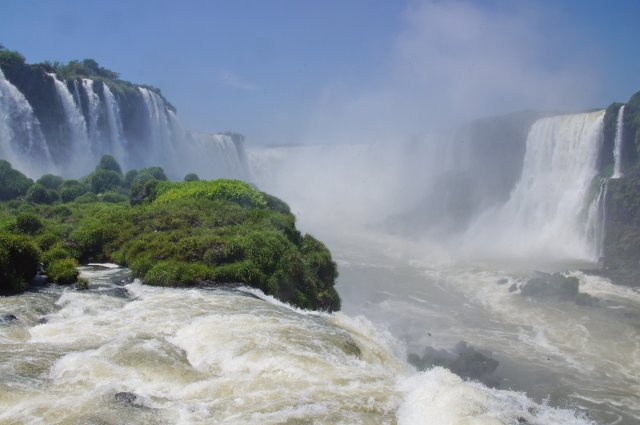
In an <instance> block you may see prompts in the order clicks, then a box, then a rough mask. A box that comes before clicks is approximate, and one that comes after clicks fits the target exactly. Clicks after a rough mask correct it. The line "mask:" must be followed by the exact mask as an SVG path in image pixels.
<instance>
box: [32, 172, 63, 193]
mask: <svg viewBox="0 0 640 425" xmlns="http://www.w3.org/2000/svg"><path fill="white" fill-rule="evenodd" d="M36 183H38V184H41V185H43V186H44V187H46V188H47V189H50V190H55V191H57V190H58V189H60V187H62V184H63V183H64V179H63V178H62V177H60V176H54V175H53V174H45V175H43V176H42V177H40V178H39V179H38V180H37V181H36Z"/></svg>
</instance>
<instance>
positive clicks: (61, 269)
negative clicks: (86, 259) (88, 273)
mask: <svg viewBox="0 0 640 425" xmlns="http://www.w3.org/2000/svg"><path fill="white" fill-rule="evenodd" d="M46 272H47V276H49V279H51V280H52V281H53V282H55V283H57V284H60V285H69V284H71V283H74V282H76V281H77V280H78V275H79V273H78V262H77V261H76V260H75V259H74V258H62V259H57V260H53V261H51V263H50V264H49V266H48V267H47V268H46Z"/></svg>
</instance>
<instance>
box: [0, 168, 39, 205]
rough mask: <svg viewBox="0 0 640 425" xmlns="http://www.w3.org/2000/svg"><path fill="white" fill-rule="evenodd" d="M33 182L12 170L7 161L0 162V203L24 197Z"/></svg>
mask: <svg viewBox="0 0 640 425" xmlns="http://www.w3.org/2000/svg"><path fill="white" fill-rule="evenodd" d="M31 185H33V180H31V179H30V178H28V177H27V176H25V175H24V174H22V173H21V172H20V171H17V170H14V169H13V168H12V167H11V164H10V163H9V162H8V161H5V160H3V159H2V160H0V201H6V200H9V199H16V198H18V197H20V196H24V195H26V193H27V190H29V187H31Z"/></svg>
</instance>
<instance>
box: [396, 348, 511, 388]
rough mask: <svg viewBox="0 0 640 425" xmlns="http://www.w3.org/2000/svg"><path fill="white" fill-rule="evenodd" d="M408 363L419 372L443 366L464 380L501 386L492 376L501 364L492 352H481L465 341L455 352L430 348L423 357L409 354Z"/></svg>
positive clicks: (497, 379)
mask: <svg viewBox="0 0 640 425" xmlns="http://www.w3.org/2000/svg"><path fill="white" fill-rule="evenodd" d="M408 361H409V363H411V364H413V365H414V366H415V367H417V368H418V369H419V370H426V369H430V368H432V367H434V366H442V367H445V368H447V369H449V370H450V371H451V372H453V373H455V374H456V375H458V376H460V377H461V378H464V379H471V380H477V381H480V382H482V383H483V384H485V385H488V386H491V387H497V386H498V385H499V384H500V380H499V378H497V377H494V376H492V374H493V372H495V370H496V369H497V368H498V366H499V364H500V363H499V362H498V361H497V360H495V359H493V358H491V353H490V352H488V351H484V352H480V351H479V350H476V349H475V348H474V347H472V346H470V345H468V344H467V343H466V342H464V341H460V342H459V343H457V344H456V345H455V347H454V348H453V351H447V350H437V349H435V348H433V347H430V346H428V347H426V348H425V349H424V352H423V355H422V356H419V355H418V354H413V353H412V354H409V356H408Z"/></svg>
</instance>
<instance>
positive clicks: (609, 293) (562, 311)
mask: <svg viewBox="0 0 640 425" xmlns="http://www.w3.org/2000/svg"><path fill="white" fill-rule="evenodd" d="M337 257H338V260H339V264H340V269H341V271H342V278H341V279H340V282H339V291H340V292H341V294H342V295H343V299H344V312H343V313H336V314H333V315H328V314H323V313H311V312H304V311H299V310H295V309H292V308H290V307H289V306H287V305H284V304H282V303H280V302H278V301H276V300H274V299H272V298H270V297H266V296H264V295H262V294H261V293H259V292H257V291H253V290H248V289H242V288H241V289H227V290H223V289H217V290H203V289H193V290H184V289H171V288H157V287H149V286H144V285H142V284H140V282H138V281H135V280H134V281H131V280H130V279H129V277H128V272H127V270H124V269H119V268H110V267H105V266H87V267H83V268H82V269H81V272H82V275H83V276H84V277H86V278H88V279H89V281H90V288H89V290H86V291H79V290H76V289H74V288H72V287H65V288H61V287H55V286H53V287H47V288H42V289H40V290H37V291H34V292H29V293H26V294H23V295H19V296H14V297H3V298H0V312H1V313H2V314H3V323H2V325H0V423H2V424H22V423H28V424H121V423H134V424H153V423H158V424H165V423H166V424H174V423H176V424H209V423H212V424H215V423H232V424H242V423H246V424H257V423H260V424H271V423H273V424H276V423H278V424H280V423H289V424H299V423H303V424H304V423H307V424H311V423H318V424H384V423H388V424H395V423H398V424H419V423H425V424H445V425H446V424H521V423H527V424H587V423H592V420H597V421H598V422H602V423H629V424H630V423H633V422H632V421H633V415H637V414H638V405H637V400H636V399H634V398H635V397H636V396H635V394H637V393H638V388H639V387H638V377H637V375H634V373H635V372H636V371H637V370H638V369H637V366H638V351H637V350H638V337H637V335H638V332H637V331H638V323H639V319H638V317H637V316H631V315H626V314H625V313H626V312H627V310H626V309H627V307H628V305H627V303H633V302H638V300H639V299H640V295H638V294H632V297H631V299H630V298H629V297H628V296H627V295H628V294H626V293H623V292H621V291H624V289H618V288H617V287H611V286H610V285H609V284H607V283H606V282H603V281H601V280H598V279H593V278H586V277H585V276H584V275H580V278H581V279H582V280H583V282H585V285H591V286H590V287H589V291H591V292H593V293H594V294H596V295H598V296H600V297H602V298H603V299H607V300H609V301H610V303H608V304H607V305H606V306H605V307H597V308H594V309H592V310H591V309H590V310H580V309H579V308H578V307H572V306H565V305H562V306H557V307H555V308H550V307H546V306H538V305H534V304H529V303H527V302H525V301H523V300H521V299H519V298H518V297H517V296H516V295H514V294H511V295H509V293H508V292H506V293H502V292H504V291H499V290H498V291H495V290H492V291H487V288H488V287H491V289H495V288H494V287H498V285H496V283H495V280H496V278H498V277H499V276H501V275H499V274H497V273H494V272H489V271H467V272H460V271H459V270H458V271H457V272H451V271H450V270H446V269H444V268H443V269H441V270H440V272H436V271H434V270H429V269H427V268H424V267H417V266H414V265H410V264H402V263H400V262H398V261H396V260H394V259H393V256H392V255H387V254H384V253H381V254H380V255H379V256H378V257H375V258H374V257H370V260H372V262H368V263H367V262H361V261H360V260H359V257H358V255H355V254H350V251H349V250H348V249H345V250H344V251H342V252H341V253H339V254H338V255H337ZM384 259H386V260H384ZM383 260H384V261H383ZM445 276H449V277H445ZM465 279H466V280H465ZM470 280H473V281H474V282H476V283H477V284H476V285H475V286H472V287H473V288H474V289H472V290H470V291H469V290H466V289H465V288H469V287H470V285H469V281H470ZM500 288H501V287H498V289H500ZM489 292H491V295H486V296H484V295H482V294H484V293H489ZM363 294H366V295H363ZM487 297H490V298H487ZM633 297H635V298H633ZM461 300H465V301H464V303H463V304H462V306H463V308H462V310H461V309H460V308H459V307H458V308H457V309H456V308H454V306H455V305H456V304H457V303H459V302H460V301H461ZM480 319H482V320H480ZM576 322H578V323H579V324H580V326H576ZM549 323H553V324H554V326H553V327H550V326H548V325H549ZM427 332H428V334H427ZM461 339H462V340H465V341H467V342H469V343H472V344H474V345H476V346H478V347H482V348H490V349H491V350H492V351H493V352H494V353H495V354H496V355H497V357H496V358H498V359H499V360H500V361H501V362H502V361H503V359H508V360H509V362H508V365H509V367H508V368H507V370H505V371H504V376H505V378H504V379H503V381H505V380H507V378H510V379H516V381H514V382H511V381H508V380H507V382H506V384H507V385H505V386H504V387H505V388H514V389H527V390H530V389H531V390H534V389H536V388H537V389H538V393H535V391H533V394H530V396H529V397H527V396H525V395H524V394H522V393H520V392H516V391H510V390H503V389H492V388H488V387H486V386H484V385H482V384H480V383H472V382H465V381H463V380H462V379H460V378H458V377H457V376H456V375H454V374H452V373H450V372H448V371H446V370H445V369H442V368H434V369H430V370H428V371H424V372H417V371H416V370H415V369H414V368H413V367H412V366H411V365H409V364H408V363H407V362H406V353H407V350H409V351H411V350H414V351H415V349H417V348H420V347H422V346H426V345H432V346H442V347H448V346H449V345H450V344H451V343H452V342H455V341H457V340H461ZM614 342H615V344H614ZM547 357H549V358H550V360H547ZM634 362H635V363H634ZM501 367H502V366H501ZM509 368H510V369H509ZM510 370H511V372H513V371H516V372H522V371H524V372H529V373H530V377H531V376H534V377H537V379H538V380H539V381H540V382H539V385H541V387H540V388H538V387H537V384H538V383H537V382H531V385H529V387H530V388H523V387H526V386H527V385H526V384H525V383H523V382H518V381H517V378H518V377H522V376H523V374H522V373H511V372H510ZM524 372H523V373H524ZM510 373H511V374H510ZM547 378H548V379H547ZM547 390H549V391H548V392H547ZM546 396H550V398H549V400H548V401H544V400H542V399H544V398H545V397H546ZM633 403H636V404H633ZM615 418H618V419H617V420H618V422H616V419H615ZM636 419H637V416H636Z"/></svg>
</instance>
